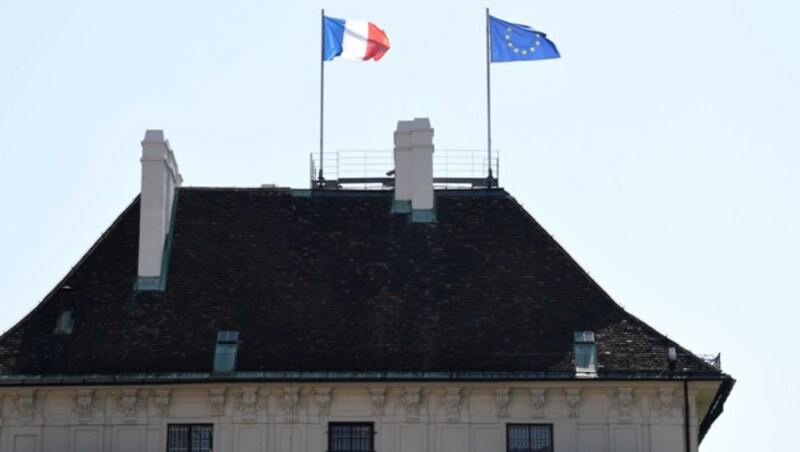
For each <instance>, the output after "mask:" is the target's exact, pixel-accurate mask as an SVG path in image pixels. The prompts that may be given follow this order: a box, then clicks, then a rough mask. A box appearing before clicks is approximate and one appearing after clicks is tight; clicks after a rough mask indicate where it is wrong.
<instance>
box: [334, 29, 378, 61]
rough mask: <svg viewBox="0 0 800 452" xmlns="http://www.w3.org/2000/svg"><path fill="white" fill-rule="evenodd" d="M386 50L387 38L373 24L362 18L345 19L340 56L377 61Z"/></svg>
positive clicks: (348, 58)
mask: <svg viewBox="0 0 800 452" xmlns="http://www.w3.org/2000/svg"><path fill="white" fill-rule="evenodd" d="M388 50H389V38H388V37H387V36H386V33H384V32H383V30H381V29H380V28H378V27H377V26H375V24H373V23H372V22H367V21H363V20H350V19H347V20H345V24H344V35H343V36H342V54H341V55H340V56H341V57H342V58H344V59H347V60H364V61H366V60H370V59H373V60H375V61H378V60H380V59H381V58H382V57H383V55H384V54H385V53H386V52H387V51H388Z"/></svg>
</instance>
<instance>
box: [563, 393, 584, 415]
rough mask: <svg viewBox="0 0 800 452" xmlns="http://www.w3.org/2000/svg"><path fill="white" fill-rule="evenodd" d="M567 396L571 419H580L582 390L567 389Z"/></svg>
mask: <svg viewBox="0 0 800 452" xmlns="http://www.w3.org/2000/svg"><path fill="white" fill-rule="evenodd" d="M564 392H565V393H566V394H567V406H569V417H580V415H581V390H580V389H565V390H564Z"/></svg>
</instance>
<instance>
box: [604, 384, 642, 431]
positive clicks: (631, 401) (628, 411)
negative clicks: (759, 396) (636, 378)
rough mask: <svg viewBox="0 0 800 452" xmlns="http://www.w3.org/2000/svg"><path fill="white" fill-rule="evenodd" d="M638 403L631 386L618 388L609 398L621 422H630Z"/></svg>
mask: <svg viewBox="0 0 800 452" xmlns="http://www.w3.org/2000/svg"><path fill="white" fill-rule="evenodd" d="M638 404H639V398H638V397H637V396H636V393H634V392H633V388H619V389H618V390H617V394H616V397H614V398H613V399H612V400H611V406H612V408H613V409H614V410H615V411H616V412H617V418H618V420H619V422H621V423H629V422H631V420H632V419H633V415H634V412H635V411H636V408H637V406H638Z"/></svg>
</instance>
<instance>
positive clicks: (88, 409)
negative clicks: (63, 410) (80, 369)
mask: <svg viewBox="0 0 800 452" xmlns="http://www.w3.org/2000/svg"><path fill="white" fill-rule="evenodd" d="M93 393H94V391H92V390H91V389H79V390H78V391H77V395H75V397H73V398H72V411H73V412H74V413H75V414H76V415H77V416H78V418H79V419H80V420H83V421H85V420H89V419H91V418H92V417H94V415H95V413H96V412H97V411H98V407H97V403H98V401H97V400H95V399H94V396H93Z"/></svg>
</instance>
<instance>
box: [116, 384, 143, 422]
mask: <svg viewBox="0 0 800 452" xmlns="http://www.w3.org/2000/svg"><path fill="white" fill-rule="evenodd" d="M142 402H143V401H142V400H140V399H139V391H138V390H137V389H123V390H122V395H120V396H119V398H118V399H117V411H118V412H119V414H120V416H121V417H122V422H124V423H126V424H133V423H135V422H136V419H137V418H138V417H139V413H140V412H141V411H142Z"/></svg>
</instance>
